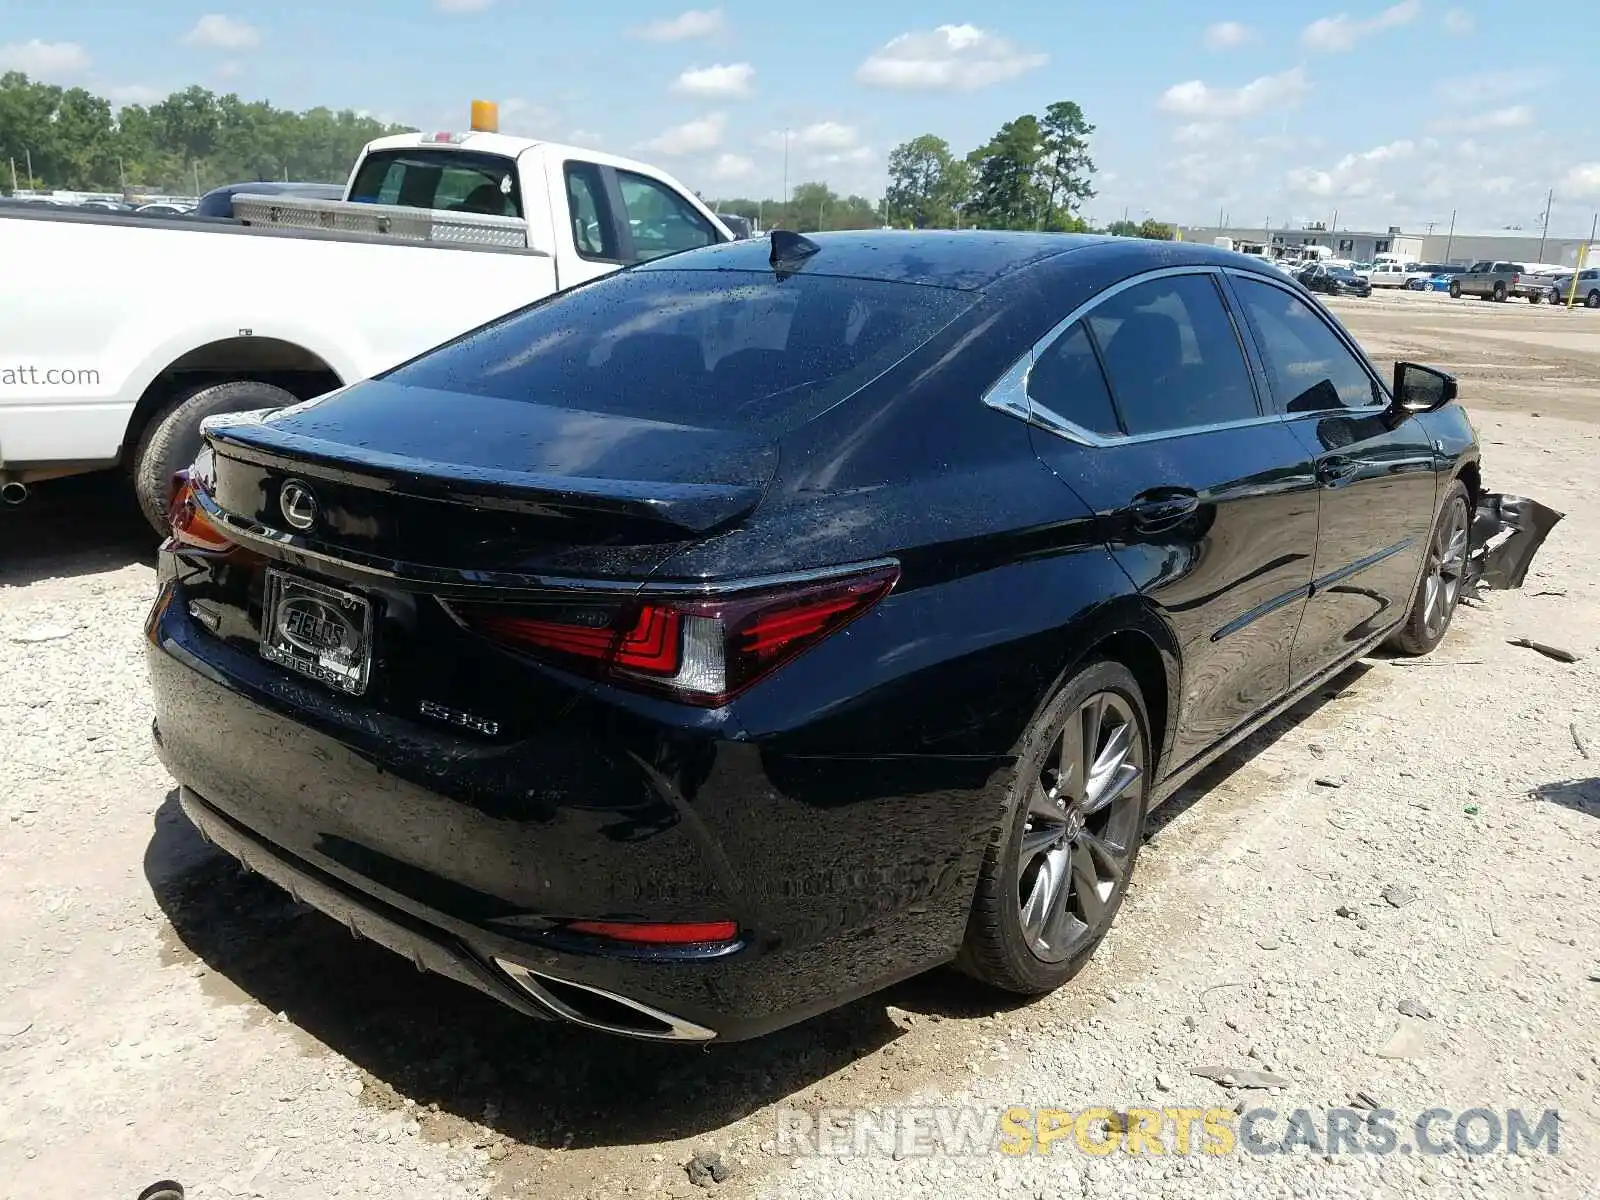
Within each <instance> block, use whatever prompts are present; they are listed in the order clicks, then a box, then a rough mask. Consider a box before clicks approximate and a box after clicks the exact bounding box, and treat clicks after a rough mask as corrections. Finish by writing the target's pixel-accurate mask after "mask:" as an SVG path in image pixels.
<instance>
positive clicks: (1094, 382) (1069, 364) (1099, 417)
mask: <svg viewBox="0 0 1600 1200" xmlns="http://www.w3.org/2000/svg"><path fill="white" fill-rule="evenodd" d="M1028 399H1030V400H1035V401H1037V402H1038V403H1039V404H1041V405H1042V406H1044V407H1045V408H1048V409H1049V410H1050V411H1051V412H1053V413H1055V414H1056V415H1057V416H1059V417H1064V418H1066V419H1067V420H1068V421H1071V422H1072V423H1073V424H1074V425H1078V426H1080V427H1082V428H1084V429H1088V430H1091V431H1092V432H1094V433H1099V434H1104V435H1106V436H1107V437H1112V436H1115V435H1116V434H1119V433H1121V432H1122V430H1121V428H1119V427H1118V424H1117V413H1116V410H1115V409H1114V408H1113V407H1112V405H1111V391H1110V389H1109V388H1107V387H1106V377H1105V375H1104V374H1103V373H1102V372H1101V370H1100V360H1099V359H1098V358H1097V357H1096V356H1095V352H1094V346H1093V345H1092V344H1091V343H1090V341H1089V331H1088V330H1087V329H1086V328H1084V324H1083V322H1082V321H1074V322H1073V323H1072V328H1070V329H1068V330H1067V331H1066V332H1065V333H1063V334H1062V335H1061V336H1060V337H1058V338H1057V339H1056V340H1055V341H1053V342H1051V343H1050V345H1049V346H1047V347H1046V348H1045V349H1044V350H1043V351H1042V352H1041V353H1040V354H1039V357H1038V358H1036V359H1035V360H1034V363H1033V368H1032V370H1030V371H1029V372H1028Z"/></svg>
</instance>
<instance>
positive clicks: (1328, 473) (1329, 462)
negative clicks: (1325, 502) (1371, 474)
mask: <svg viewBox="0 0 1600 1200" xmlns="http://www.w3.org/2000/svg"><path fill="white" fill-rule="evenodd" d="M1360 469H1361V466H1360V464H1359V463H1357V462H1356V461H1355V459H1353V458H1346V457H1345V456H1344V455H1342V454H1330V455H1328V457H1327V458H1324V459H1321V460H1320V461H1318V463H1317V482H1318V483H1322V484H1327V485H1328V486H1329V487H1337V486H1338V485H1339V484H1341V483H1344V482H1345V481H1346V480H1347V479H1350V478H1352V477H1353V476H1354V475H1355V473H1356V472H1357V471H1359V470H1360Z"/></svg>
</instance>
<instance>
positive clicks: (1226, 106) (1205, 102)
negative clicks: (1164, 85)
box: [1158, 67, 1311, 121]
mask: <svg viewBox="0 0 1600 1200" xmlns="http://www.w3.org/2000/svg"><path fill="white" fill-rule="evenodd" d="M1310 90H1311V84H1310V83H1309V82H1307V80H1306V76H1305V70H1304V69H1303V68H1301V67H1292V68H1290V69H1289V70H1287V71H1282V72H1280V73H1278V74H1276V75H1263V76H1261V78H1259V79H1253V80H1251V81H1250V82H1249V83H1247V84H1245V85H1244V86H1243V87H1237V88H1224V87H1212V86H1211V85H1210V84H1208V83H1204V82H1202V81H1201V80H1198V79H1191V80H1189V81H1187V82H1186V83H1175V84H1173V85H1172V86H1171V87H1169V88H1168V89H1167V90H1166V91H1165V92H1163V93H1162V94H1161V99H1160V101H1158V104H1159V106H1160V107H1161V108H1163V109H1165V110H1166V111H1167V112H1170V113H1177V114H1178V115H1179V116H1184V117H1196V118H1202V119H1206V120H1213V121H1214V120H1217V119H1218V118H1223V117H1248V116H1253V115H1255V114H1256V113H1260V112H1265V111H1266V110H1267V109H1270V108H1278V107H1282V106H1284V105H1287V104H1292V103H1294V102H1295V101H1296V100H1299V99H1300V98H1301V97H1303V96H1304V95H1305V94H1306V93H1307V92H1309V91H1310Z"/></svg>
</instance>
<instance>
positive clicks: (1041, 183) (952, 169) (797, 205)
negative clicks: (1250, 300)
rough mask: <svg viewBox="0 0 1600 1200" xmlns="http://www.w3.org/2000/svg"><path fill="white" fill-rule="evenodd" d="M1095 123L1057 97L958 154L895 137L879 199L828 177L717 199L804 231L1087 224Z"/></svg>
mask: <svg viewBox="0 0 1600 1200" xmlns="http://www.w3.org/2000/svg"><path fill="white" fill-rule="evenodd" d="M1094 128H1095V127H1094V126H1093V125H1091V124H1089V122H1088V120H1087V119H1086V118H1085V117H1084V115H1083V110H1082V109H1081V108H1080V107H1079V106H1078V105H1077V104H1076V103H1074V102H1073V101H1071V100H1060V101H1057V102H1056V103H1055V104H1052V105H1050V107H1048V108H1047V109H1045V111H1044V115H1043V116H1042V117H1041V116H1036V115H1034V114H1032V113H1027V114H1024V115H1023V116H1020V117H1017V118H1016V119H1015V120H1011V121H1007V122H1006V123H1005V124H1004V125H1002V126H1001V127H1000V129H999V131H998V132H996V133H995V135H994V136H993V137H991V138H990V139H989V140H988V141H987V142H985V143H984V144H983V145H981V146H979V147H977V148H976V149H974V150H972V151H971V152H970V153H968V154H967V155H966V156H965V157H958V156H957V155H956V154H954V153H953V152H952V151H951V149H950V143H949V142H947V141H946V140H945V139H944V138H941V137H939V136H938V135H937V134H932V133H924V134H921V135H920V136H918V137H914V138H912V139H911V140H910V141H908V142H902V143H901V144H900V145H898V146H896V147H895V148H894V150H893V151H892V152H891V153H890V155H889V164H888V165H889V183H888V188H887V190H886V191H885V193H884V198H883V203H882V204H881V205H877V204H874V203H873V202H872V201H871V200H868V199H866V198H864V197H862V196H839V195H836V194H835V193H834V192H833V191H831V190H830V189H829V188H828V186H827V184H825V183H802V184H800V185H799V186H798V187H797V188H795V189H794V193H793V195H792V196H791V197H790V198H789V200H788V202H787V203H775V202H773V201H770V200H750V199H735V200H719V201H717V207H718V208H719V209H720V210H721V211H723V212H732V213H737V214H739V215H740V216H744V217H751V218H756V219H758V220H760V222H761V225H762V227H763V228H766V229H771V228H775V227H778V226H782V227H783V228H785V229H794V230H797V231H798V232H801V233H810V232H812V231H813V230H819V229H866V228H872V227H875V226H879V225H894V226H897V227H901V228H911V229H958V228H977V229H1035V230H1048V231H1051V232H1057V233H1082V232H1087V231H1089V228H1090V227H1089V224H1088V222H1087V221H1085V220H1084V219H1083V217H1082V216H1081V215H1080V214H1079V210H1080V209H1081V207H1082V205H1083V203H1084V202H1085V201H1087V200H1090V199H1093V197H1094V195H1095V191H1094V185H1093V177H1094V172H1095V165H1094V160H1093V159H1092V158H1091V157H1090V155H1089V137H1090V135H1091V134H1093V133H1094ZM1097 232H1104V233H1113V234H1117V235H1119V236H1121V237H1143V238H1155V239H1160V240H1164V241H1169V240H1171V239H1172V238H1173V237H1174V236H1175V231H1174V230H1173V228H1172V227H1171V226H1170V225H1164V224H1162V223H1161V222H1159V221H1154V220H1148V219H1147V220H1144V221H1139V222H1134V221H1128V220H1121V221H1113V222H1111V223H1110V224H1109V225H1106V226H1105V227H1103V228H1102V229H1100V230H1098V231H1097Z"/></svg>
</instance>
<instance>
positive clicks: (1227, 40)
mask: <svg viewBox="0 0 1600 1200" xmlns="http://www.w3.org/2000/svg"><path fill="white" fill-rule="evenodd" d="M1255 40H1256V34H1255V30H1253V29H1251V28H1250V27H1249V26H1248V25H1241V24H1240V23H1239V22H1238V21H1218V22H1217V23H1216V24H1215V25H1213V26H1211V28H1209V29H1207V30H1206V45H1208V46H1210V47H1211V48H1212V49H1213V50H1232V49H1233V48H1234V47H1236V46H1243V45H1245V44H1246V43H1248V42H1253V41H1255Z"/></svg>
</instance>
